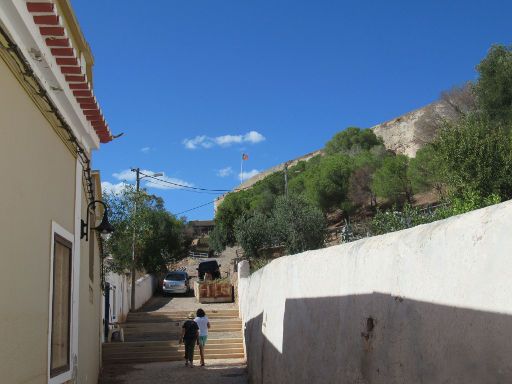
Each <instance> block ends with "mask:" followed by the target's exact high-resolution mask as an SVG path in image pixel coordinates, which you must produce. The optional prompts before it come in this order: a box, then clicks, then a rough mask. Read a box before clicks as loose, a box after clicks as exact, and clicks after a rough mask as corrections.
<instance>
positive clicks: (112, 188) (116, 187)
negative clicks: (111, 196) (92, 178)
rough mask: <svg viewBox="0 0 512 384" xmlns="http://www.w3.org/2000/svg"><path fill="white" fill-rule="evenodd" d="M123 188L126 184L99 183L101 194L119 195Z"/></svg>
mask: <svg viewBox="0 0 512 384" xmlns="http://www.w3.org/2000/svg"><path fill="white" fill-rule="evenodd" d="M125 187H126V184H125V183H123V182H121V183H116V184H112V183H110V182H108V181H102V182H101V190H102V191H103V193H116V194H117V193H121V192H122V190H123V189H124V188H125Z"/></svg>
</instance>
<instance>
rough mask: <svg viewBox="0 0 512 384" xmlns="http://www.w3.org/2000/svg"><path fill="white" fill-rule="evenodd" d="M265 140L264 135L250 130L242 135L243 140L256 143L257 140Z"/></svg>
mask: <svg viewBox="0 0 512 384" xmlns="http://www.w3.org/2000/svg"><path fill="white" fill-rule="evenodd" d="M262 141H265V136H263V135H262V134H261V133H259V132H256V131H251V132H249V133H247V134H245V136H244V142H247V143H252V144H257V143H259V142H262Z"/></svg>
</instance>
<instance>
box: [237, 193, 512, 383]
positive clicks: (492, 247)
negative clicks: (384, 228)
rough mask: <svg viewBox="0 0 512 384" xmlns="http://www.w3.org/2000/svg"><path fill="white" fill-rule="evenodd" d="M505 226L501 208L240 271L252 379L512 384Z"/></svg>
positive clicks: (505, 208)
mask: <svg viewBox="0 0 512 384" xmlns="http://www.w3.org/2000/svg"><path fill="white" fill-rule="evenodd" d="M511 228H512V201H509V202H506V203H502V204H499V205H495V206H492V207H488V208H485V209H481V210H477V211H474V212H470V213H467V214H465V215H461V216H457V217H452V218H449V219H447V220H443V221H439V222H436V223H431V224H427V225H422V226H418V227H415V228H412V229H408V230H405V231H400V232H395V233H390V234H387V235H383V236H377V237H372V238H368V239H364V240H360V241H357V242H353V243H349V244H344V245H340V246H336V247H331V248H326V249H321V250H317V251H310V252H305V253H302V254H299V255H292V256H287V257H282V258H279V259H277V260H275V261H273V262H272V263H270V264H269V265H267V266H266V267H265V268H263V269H261V270H259V271H257V272H255V273H254V274H252V275H251V276H250V277H244V275H246V273H247V266H244V265H240V266H239V271H240V272H239V273H240V276H239V278H240V279H239V295H240V296H239V297H240V313H241V316H242V318H243V322H244V327H245V332H244V337H245V341H246V350H247V360H248V367H249V373H250V380H251V382H252V383H286V382H293V383H310V382H315V383H316V382H318V383H320V382H321V383H339V382H350V383H383V384H384V383H465V384H467V383H484V382H485V383H505V382H512V359H510V356H511V355H512V331H511V329H512V284H511V283H510V282H511V276H512V236H511V235H510V231H511ZM370 318H371V319H372V320H368V319H370ZM371 322H373V329H372V327H371V324H370V323H371Z"/></svg>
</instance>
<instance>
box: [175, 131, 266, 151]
mask: <svg viewBox="0 0 512 384" xmlns="http://www.w3.org/2000/svg"><path fill="white" fill-rule="evenodd" d="M264 140H266V139H265V136H263V135H262V134H261V133H259V132H256V131H250V132H248V133H246V134H245V135H223V136H217V137H209V136H206V135H201V136H196V137H194V138H192V139H185V140H183V144H184V145H185V148H187V149H197V148H199V147H202V148H211V147H213V146H214V145H218V146H221V147H228V146H230V145H233V144H242V143H251V144H257V143H260V142H262V141H264Z"/></svg>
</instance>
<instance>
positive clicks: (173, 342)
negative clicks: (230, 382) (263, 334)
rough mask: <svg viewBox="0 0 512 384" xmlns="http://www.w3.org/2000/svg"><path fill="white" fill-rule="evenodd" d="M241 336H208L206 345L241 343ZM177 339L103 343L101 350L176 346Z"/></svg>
mask: <svg viewBox="0 0 512 384" xmlns="http://www.w3.org/2000/svg"><path fill="white" fill-rule="evenodd" d="M242 343H243V340H242V338H241V337H240V338H223V339H215V338H210V337H208V344H207V345H219V344H242ZM177 345H178V341H177V340H163V341H133V342H120V343H105V344H103V350H105V349H123V348H138V347H141V348H144V347H148V348H150V347H172V346H177Z"/></svg>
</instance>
